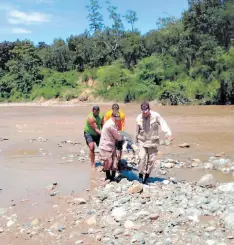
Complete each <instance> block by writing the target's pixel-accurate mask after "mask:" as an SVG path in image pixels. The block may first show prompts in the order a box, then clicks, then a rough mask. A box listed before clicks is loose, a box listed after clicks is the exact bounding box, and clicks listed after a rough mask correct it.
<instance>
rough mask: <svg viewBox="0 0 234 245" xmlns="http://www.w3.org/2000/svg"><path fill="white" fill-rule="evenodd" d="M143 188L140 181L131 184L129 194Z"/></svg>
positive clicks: (138, 191) (140, 190)
mask: <svg viewBox="0 0 234 245" xmlns="http://www.w3.org/2000/svg"><path fill="white" fill-rule="evenodd" d="M142 190H143V185H142V184H140V183H136V184H134V185H133V186H131V187H130V188H128V193H129V194H136V193H140V192H142Z"/></svg>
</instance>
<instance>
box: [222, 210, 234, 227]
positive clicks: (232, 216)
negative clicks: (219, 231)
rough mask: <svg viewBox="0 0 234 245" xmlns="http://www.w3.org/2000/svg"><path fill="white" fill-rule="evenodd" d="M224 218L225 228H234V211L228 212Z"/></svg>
mask: <svg viewBox="0 0 234 245" xmlns="http://www.w3.org/2000/svg"><path fill="white" fill-rule="evenodd" d="M223 220H224V224H225V228H228V229H230V230H234V211H232V212H229V213H228V214H226V215H225V217H224V219H223Z"/></svg>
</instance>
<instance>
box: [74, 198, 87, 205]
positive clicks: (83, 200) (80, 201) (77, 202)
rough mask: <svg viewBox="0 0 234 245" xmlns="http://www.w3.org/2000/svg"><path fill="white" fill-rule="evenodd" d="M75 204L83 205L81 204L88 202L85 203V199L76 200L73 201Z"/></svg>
mask: <svg viewBox="0 0 234 245" xmlns="http://www.w3.org/2000/svg"><path fill="white" fill-rule="evenodd" d="M73 203H74V204H78V205H81V204H86V201H85V199H83V198H74V199H73Z"/></svg>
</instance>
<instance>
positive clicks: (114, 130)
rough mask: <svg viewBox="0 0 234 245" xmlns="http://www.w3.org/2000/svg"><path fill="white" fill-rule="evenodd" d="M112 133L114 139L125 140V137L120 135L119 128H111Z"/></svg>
mask: <svg viewBox="0 0 234 245" xmlns="http://www.w3.org/2000/svg"><path fill="white" fill-rule="evenodd" d="M110 131H111V134H112V135H113V137H114V138H115V139H116V140H117V141H121V140H123V137H122V135H121V134H120V132H119V131H118V129H117V127H114V126H112V127H110Z"/></svg>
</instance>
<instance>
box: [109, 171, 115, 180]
mask: <svg viewBox="0 0 234 245" xmlns="http://www.w3.org/2000/svg"><path fill="white" fill-rule="evenodd" d="M115 174H116V171H112V172H111V178H110V179H111V181H114V180H115Z"/></svg>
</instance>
